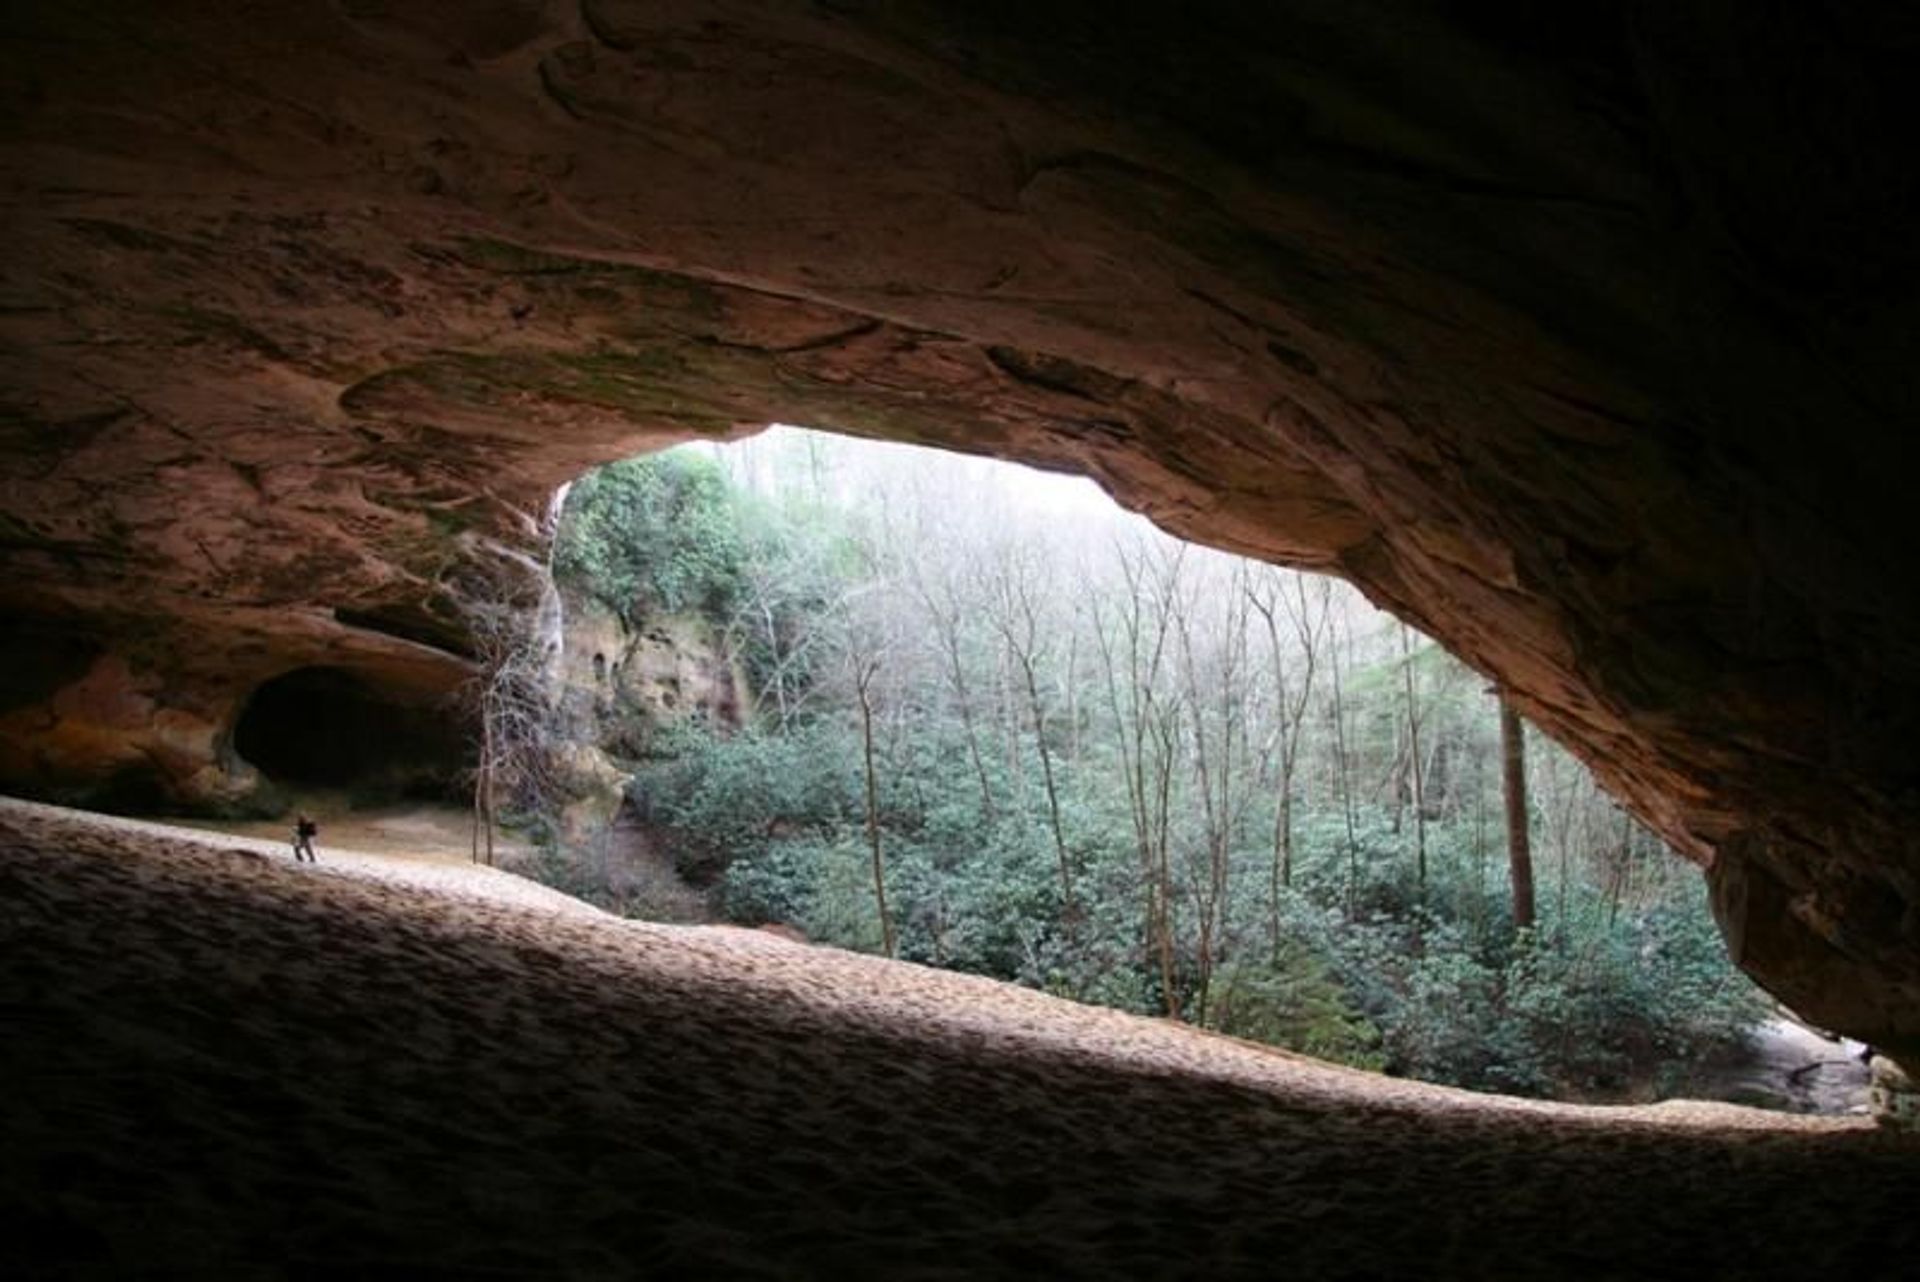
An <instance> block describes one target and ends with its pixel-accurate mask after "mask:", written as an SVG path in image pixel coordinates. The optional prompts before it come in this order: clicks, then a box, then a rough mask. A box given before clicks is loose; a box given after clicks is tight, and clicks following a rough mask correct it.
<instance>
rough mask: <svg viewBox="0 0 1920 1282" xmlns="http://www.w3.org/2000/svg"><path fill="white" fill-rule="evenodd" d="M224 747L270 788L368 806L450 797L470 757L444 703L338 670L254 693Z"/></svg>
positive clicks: (305, 674)
mask: <svg viewBox="0 0 1920 1282" xmlns="http://www.w3.org/2000/svg"><path fill="white" fill-rule="evenodd" d="M233 746H234V750H235V751H236V752H237V753H239V755H240V756H241V757H243V758H245V759H246V760H247V761H249V762H251V763H252V764H253V765H254V766H256V767H258V768H259V770H260V771H261V773H262V774H264V775H266V776H267V778H268V779H270V780H272V781H273V782H274V783H276V784H280V785H282V786H284V787H289V788H296V789H303V788H328V789H346V790H348V791H349V792H350V793H352V794H353V796H354V799H355V800H356V801H364V802H367V803H373V804H377V803H379V802H382V801H390V800H399V799H401V798H422V799H432V798H443V797H457V796H458V795H459V791H460V787H461V777H462V775H463V774H464V773H465V772H466V771H467V770H468V769H469V768H470V766H471V764H472V755H473V753H472V747H471V743H470V741H469V737H468V736H467V735H466V734H465V733H464V732H463V727H462V719H461V717H460V716H459V714H458V713H457V712H456V711H455V710H454V709H453V708H451V707H450V706H448V705H447V703H446V700H445V699H444V697H442V696H440V695H439V694H437V693H422V692H420V691H417V690H413V689H410V688H407V687H405V686H396V685H394V684H393V683H391V682H383V681H382V680H381V679H380V678H379V677H378V676H377V675H374V674H369V673H364V672H358V671H353V670H350V669H347V668H337V667H309V668H296V669H294V670H293V671H292V672H288V673H284V674H282V675H281V676H277V677H275V678H273V679H272V680H270V681H268V682H266V683H264V684H263V685H261V686H260V688H259V689H258V690H256V691H254V694H253V697H252V698H251V699H249V700H248V701H247V706H246V708H245V710H244V711H242V713H241V714H240V720H239V722H238V724H237V725H236V726H235V727H234V734H233Z"/></svg>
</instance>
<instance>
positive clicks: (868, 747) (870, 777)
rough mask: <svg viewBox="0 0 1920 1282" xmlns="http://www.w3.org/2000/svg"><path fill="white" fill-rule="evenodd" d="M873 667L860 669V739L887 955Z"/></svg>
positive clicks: (889, 929) (889, 939)
mask: <svg viewBox="0 0 1920 1282" xmlns="http://www.w3.org/2000/svg"><path fill="white" fill-rule="evenodd" d="M873 671H874V670H873V668H872V667H871V666H868V667H865V668H863V669H861V672H860V679H859V682H858V686H859V694H860V741H861V749H862V751H863V752H864V754H865V757H866V764H867V844H868V845H869V846H870V847H871V848H872V850H873V902H874V906H875V907H876V908H877V909H878V910H879V913H880V939H881V942H882V943H883V945H884V946H885V948H886V950H887V956H889V957H892V956H894V955H895V953H894V944H893V919H892V918H891V917H889V916H888V915H887V875H886V865H885V864H884V863H883V862H882V860H881V858H880V789H879V785H878V783H877V781H876V780H875V778H874V772H873V698H872V694H871V687H872V683H873Z"/></svg>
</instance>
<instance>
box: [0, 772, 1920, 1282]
mask: <svg viewBox="0 0 1920 1282" xmlns="http://www.w3.org/2000/svg"><path fill="white" fill-rule="evenodd" d="M285 851H286V847H285V845H284V843H282V842H280V841H278V840H266V839H259V840H254V839H247V838H241V837H234V836H225V835H209V834H205V833H194V832H187V831H184V830H180V829H173V828H167V827H164V826H161V825H156V824H145V823H138V822H134V821H126V820H109V819H103V818H100V817H98V816H91V815H82V814H78V813H76V812H71V811H61V810H57V809H54V808H51V807H44V806H35V805H30V804H27V803H19V802H12V801H0V956H3V957H4V958H5V959H6V961H5V967H4V970H3V971H0V1073H3V1076H0V1205H4V1207H5V1212H4V1216H0V1219H3V1220H4V1221H5V1222H6V1223H7V1224H8V1225H9V1227H8V1231H7V1232H5V1233H4V1234H3V1235H0V1274H4V1275H6V1276H26V1277H37V1276H101V1277H117V1276H152V1275H157V1274H174V1275H181V1276H204V1277H222V1278H225V1277H234V1278H244V1277H274V1276H297V1277H321V1276H325V1277H332V1276H337V1275H339V1274H341V1273H343V1272H345V1271H346V1270H348V1269H369V1268H370V1269H374V1270H375V1271H376V1272H384V1271H388V1270H393V1271H399V1272H403V1273H405V1274H406V1275H409V1276H442V1277H494V1276H527V1277H663V1278H665V1277H675V1278H678V1277H687V1278H694V1277H741V1278H787V1277H795V1278H804V1277H820V1278H867V1277H873V1278H962V1277H1044V1278H1063V1277H1089V1278H1094V1277H1097V1278H1145V1277H1197V1278H1201V1277H1204V1278H1221V1277H1285V1276H1297V1277H1302V1278H1380V1279H1387V1278H1414V1277H1423V1278H1424V1277H1540V1278H1601V1277H1607V1278H1615V1277H1617V1278H1647V1277H1687V1278H1700V1277H1729V1278H1732V1277H1740V1278H1753V1277H1773V1276H1781V1277H1785V1276H1796V1277H1801V1278H1805V1277H1808V1276H1811V1274H1810V1272H1809V1271H1810V1270H1818V1269H1832V1270H1836V1271H1837V1272H1836V1273H1835V1274H1834V1276H1836V1277H1845V1278H1846V1279H1847V1280H1848V1282H1859V1280H1860V1279H1872V1278H1894V1277H1902V1276H1907V1275H1908V1274H1907V1270H1908V1268H1909V1267H1910V1266H1911V1265H1912V1262H1913V1261H1914V1260H1915V1259H1916V1258H1920V1257H1917V1256H1916V1250H1917V1249H1920V1140H1917V1139H1916V1138H1915V1137H1912V1136H1896V1135H1891V1134H1887V1133H1884V1132H1881V1131H1878V1130H1875V1129H1874V1128H1873V1127H1872V1125H1871V1124H1870V1123H1868V1122H1866V1121H1864V1120H1861V1119H1848V1118H1811V1117H1795V1116H1790V1115H1784V1114H1777V1113H1763V1112H1758V1111H1754V1110H1748V1109H1740V1108H1734V1107H1731V1106H1726V1105H1701V1104H1683V1105H1675V1104H1668V1105H1660V1106H1656V1107H1653V1108H1644V1109H1601V1108H1582V1107H1575V1106H1567V1105H1554V1104H1543V1103H1535V1102H1528V1101H1520V1100H1506V1099H1499V1098H1494V1097H1487V1096H1479V1095H1472V1094H1468V1093H1465V1092H1460V1091H1452V1090H1447V1089H1444V1088H1439V1087H1430V1086H1423V1085H1418V1084H1413V1083H1408V1082H1402V1081H1396V1080H1393V1079H1388V1078H1384V1077H1379V1076H1376V1075H1372V1074H1365V1073H1357V1072H1352V1071H1348V1070H1344V1069H1339V1068H1333V1067H1330V1066H1327V1065H1323V1064H1319V1063H1316V1062H1314V1061H1311V1060H1306V1059H1302V1058H1300V1057H1297V1056H1292V1055H1287V1054H1284V1053H1281V1052H1277V1051H1273V1050H1270V1049H1267V1048H1261V1047H1254V1046H1250V1045H1246V1044H1243V1043H1238V1042H1235V1041H1232V1040H1229V1039H1225V1038H1220V1037H1215V1036H1211V1035H1206V1034H1201V1033H1196V1032H1193V1031H1191V1030H1188V1029H1184V1028H1180V1027H1176V1026H1172V1025H1169V1024H1166V1023H1163V1022H1160V1021H1154V1020H1146V1019H1139V1018H1135V1017H1132V1016H1127V1015H1121V1014H1118V1013H1115V1012H1111V1011H1104V1010H1099V1009H1095V1008H1090V1007H1082V1006H1078V1005H1074V1004H1071V1003H1068V1002H1064V1001H1059V1000H1055V999H1052V998H1049V997H1046V996H1044V995H1041V994H1037V993H1033V992H1029V991H1027V990H1023V989H1019V988H1015V987H1010V986H1007V985H1003V984H998V983H994V982H992V981H988V980H982V979H977V978H972V977H968V976H962V975H953V974H946V973H943V972H939V971H934V970H929V969H926V968H923V967H919V966H911V965H904V964H898V963H891V962H886V961H882V960H879V959H875V958H869V957H862V956H857V955H854V954H848V953H842V952H838V951H835V950H832V949H825V948H813V947H808V946H805V945H800V944H794V943H789V942H786V941H784V940H780V939H776V938H773V937H770V936H766V935H763V934H760V933H757V932H752V931H741V930H732V929H726V928H713V927H671V926H656V925H649V924H643V923H638V922H630V921H622V920H619V919H616V918H613V917H610V916H607V915H605V914H602V913H600V912H598V911H597V910H595V909H592V908H590V907H588V906H586V905H582V904H580V903H578V902H577V901H574V900H570V899H568V898H567V897H566V896H563V895H559V894H557V893H555V892H553V891H550V890H546V889H544V888H542V887H538V886H534V885H532V884H531V883H528V882H525V881H523V880H521V879H519V878H516V877H512V876H510V875H509V874H505V873H500V872H496V871H494V870H490V869H483V868H474V867H471V866H468V865H458V864H454V863H452V862H449V861H444V860H441V861H435V860H395V859H388V858H382V857H377V856H371V855H350V854H346V853H343V852H340V851H338V850H331V849H330V848H328V847H327V846H325V845H323V846H322V858H323V860H324V862H323V863H322V864H321V865H320V866H319V867H318V868H314V867H296V866H295V865H293V864H292V863H291V862H290V861H289V860H288V859H287V858H286V857H285Z"/></svg>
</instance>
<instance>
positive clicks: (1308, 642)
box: [1248, 566, 1332, 962]
mask: <svg viewBox="0 0 1920 1282" xmlns="http://www.w3.org/2000/svg"><path fill="white" fill-rule="evenodd" d="M1289 582H1291V584H1292V586H1293V588H1294V598H1293V600H1291V601H1290V600H1289V599H1288V597H1287V593H1286V587H1287V585H1288V583H1289ZM1318 583H1319V589H1318V592H1317V593H1316V598H1317V600H1318V603H1319V608H1318V610H1317V611H1316V610H1314V609H1313V608H1312V607H1311V606H1310V604H1309V601H1308V597H1307V579H1306V576H1305V575H1301V574H1289V573H1288V572H1287V571H1283V570H1279V569H1277V568H1275V567H1273V566H1263V567H1262V569H1261V572H1260V575H1259V578H1258V589H1257V590H1256V589H1254V588H1252V587H1249V589H1248V600H1249V603H1250V604H1251V605H1252V606H1253V608H1254V609H1255V610H1256V611H1258V612H1259V614H1260V617H1261V619H1262V621H1263V622H1264V623H1265V624H1266V632H1267V647H1268V658H1269V663H1270V666H1271V671H1272V676H1273V697H1274V718H1275V725H1274V732H1273V734H1274V751H1275V753H1276V755H1277V756H1278V758H1279V769H1278V771H1277V776H1278V777H1277V779H1276V782H1275V794H1276V796H1275V805H1274V816H1273V862H1272V866H1271V869H1270V875H1269V882H1268V887H1267V930H1268V935H1269V944H1270V946H1271V949H1272V954H1273V958H1274V960H1275V961H1276V962H1278V960H1279V958H1280V891H1281V889H1282V888H1283V887H1287V886H1291V885H1292V884H1293V802H1294V797H1293V792H1294V773H1295V770H1296V768H1297V767H1298V765H1299V761H1300V741H1301V729H1302V728H1303V727H1304V726H1305V725H1306V713H1307V704H1308V701H1309V700H1310V699H1311V698H1312V696H1313V679H1314V672H1315V668H1316V666H1317V664H1318V661H1319V653H1320V639H1321V636H1322V634H1323V633H1324V631H1325V628H1326V626H1327V620H1328V618H1329V616H1330V615H1331V613H1332V612H1331V610H1330V609H1329V608H1328V598H1329V583H1328V581H1327V580H1326V579H1320V580H1319V581H1318ZM1282 612H1284V613H1285V614H1286V615H1287V617H1288V620H1289V621H1290V622H1291V624H1292V626H1293V631H1294V636H1295V638H1296V639H1297V641H1298V643H1299V653H1300V679H1299V681H1298V682H1297V683H1294V684H1290V683H1289V681H1288V677H1287V663H1286V657H1285V649H1284V647H1283V645H1282V643H1281V640H1280V624H1279V620H1278V618H1277V617H1276V616H1277V615H1278V614H1280V613H1282Z"/></svg>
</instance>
